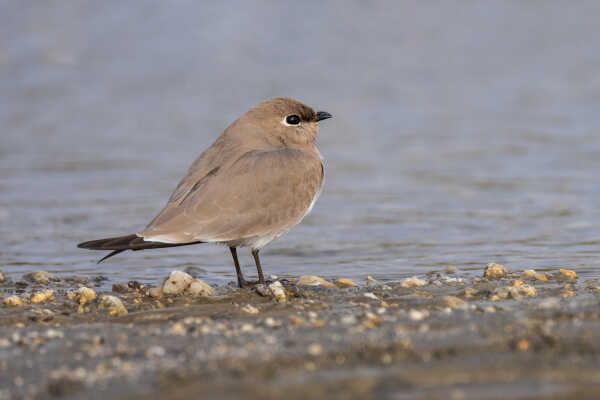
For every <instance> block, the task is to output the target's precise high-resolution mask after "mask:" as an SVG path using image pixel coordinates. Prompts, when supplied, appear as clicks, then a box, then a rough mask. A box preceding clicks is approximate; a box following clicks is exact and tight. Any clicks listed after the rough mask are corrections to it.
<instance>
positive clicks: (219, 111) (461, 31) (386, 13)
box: [0, 0, 600, 283]
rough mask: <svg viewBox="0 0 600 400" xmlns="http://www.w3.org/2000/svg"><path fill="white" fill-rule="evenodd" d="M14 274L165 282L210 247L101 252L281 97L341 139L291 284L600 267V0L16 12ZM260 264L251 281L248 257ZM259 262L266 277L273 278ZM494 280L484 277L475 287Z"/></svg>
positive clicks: (0, 141)
mask: <svg viewBox="0 0 600 400" xmlns="http://www.w3.org/2000/svg"><path fill="white" fill-rule="evenodd" d="M0 8H1V9H2V12H1V13H0V93H1V95H0V237H1V238H2V243H1V245H0V268H1V269H2V270H3V272H4V273H5V274H8V275H11V274H13V273H15V274H16V273H22V272H23V273H24V272H29V271H33V270H39V269H45V270H48V271H54V272H58V273H61V274H65V275H73V274H77V275H89V276H96V275H98V274H102V275H105V276H107V277H109V279H110V281H111V282H114V281H119V280H130V279H137V280H140V281H145V282H153V281H155V280H156V279H157V278H159V277H163V276H166V275H167V272H168V271H170V270H172V269H174V268H179V269H184V268H187V267H197V268H200V269H201V271H200V274H201V277H202V278H203V279H205V280H207V281H208V282H210V283H225V282H228V281H230V280H232V279H233V278H234V270H233V267H232V265H231V259H230V255H229V252H228V251H227V250H226V249H225V248H222V247H218V246H212V245H202V246H191V247H183V248H174V249H167V250H154V251H144V252H138V253H124V254H122V255H119V256H117V257H115V258H113V259H111V260H109V261H107V262H105V263H104V264H101V265H100V266H97V265H96V264H95V262H96V261H97V260H98V259H99V258H100V257H101V256H102V255H103V253H101V252H91V251H85V250H81V249H77V248H76V244H77V243H78V242H81V241H84V240H89V239H96V238H100V237H105V236H112V235H120V234H128V233H132V232H135V231H138V230H140V229H142V228H143V227H144V226H145V225H146V223H148V222H149V221H150V220H151V219H152V218H153V217H154V216H155V215H156V213H158V211H159V210H160V209H161V208H162V206H163V205H164V203H165V202H166V200H167V198H168V196H169V195H170V193H171V191H172V190H173V189H174V187H175V186H176V184H177V182H178V181H179V179H180V178H181V177H182V176H183V175H184V174H185V171H186V169H187V168H188V166H189V165H190V164H191V162H192V161H193V160H194V159H195V157H196V156H198V155H199V154H200V153H201V152H202V150H204V149H205V148H206V147H207V146H209V145H210V144H211V143H212V141H213V140H214V139H215V138H216V137H217V136H218V135H219V134H220V133H221V131H222V130H223V129H224V128H226V127H227V125H228V124H230V123H231V122H232V121H233V120H234V119H235V118H237V117H238V116H239V115H241V114H242V113H244V112H245V111H246V110H247V109H249V108H250V107H252V106H254V105H255V104H256V103H258V102H260V101H262V100H265V99H267V98H269V97H273V96H290V97H294V98H297V99H299V100H301V101H303V102H305V103H307V104H309V105H311V106H313V107H315V108H318V109H322V110H326V111H329V112H330V113H332V114H333V115H334V116H335V118H334V119H332V120H328V121H326V122H325V123H323V124H321V125H322V126H321V129H320V133H319V138H318V142H319V148H320V150H321V152H322V153H323V155H324V157H325V158H326V160H327V164H326V182H325V188H324V191H323V194H322V196H321V198H320V200H319V201H318V202H317V204H316V206H315V208H314V210H313V212H312V213H311V214H310V215H309V216H308V217H307V218H306V219H305V220H304V222H303V223H302V224H301V225H299V226H298V227H296V229H294V230H292V231H291V232H290V233H289V234H287V235H286V236H284V237H282V238H281V239H280V240H278V241H276V242H274V243H272V244H271V245H270V246H268V247H267V248H265V249H264V250H263V252H262V254H263V268H264V269H265V271H266V273H267V274H276V275H279V276H282V275H283V276H285V275H288V274H291V275H301V274H318V275H323V276H326V277H339V276H346V277H355V278H361V279H362V278H364V277H365V276H366V275H373V276H375V277H377V278H380V279H395V278H397V277H400V276H407V275H414V274H417V273H423V272H426V271H430V270H440V269H443V268H444V267H445V266H447V265H449V264H453V265H456V267H457V268H459V269H462V270H475V269H476V270H477V274H480V273H481V272H480V271H481V268H482V266H483V265H484V264H485V263H487V262H500V263H504V264H506V266H507V267H509V269H510V268H513V269H525V268H537V269H546V268H556V267H569V268H571V269H575V270H576V271H577V272H578V273H580V274H581V275H582V276H583V277H598V276H599V274H598V272H597V270H596V267H597V266H598V265H599V264H600V262H599V258H598V250H599V245H600V230H599V226H600V185H599V183H600V178H599V176H598V171H599V167H600V138H599V129H598V128H599V127H600V41H599V40H598V38H599V37H600V24H599V23H598V15H600V14H599V13H600V3H598V2H594V1H589V2H564V1H558V0H557V1H541V0H540V1H527V2H521V1H495V2H473V1H471V2H465V1H431V2H422V1H418V0H414V1H388V2H366V1H345V0H344V1H341V0H340V1H332V2H327V3H323V2H320V1H303V2H275V1H257V2H242V1H239V2H196V1H168V2H167V1H145V2H121V1H112V0H105V1H102V2H97V1H80V2H59V1H44V2H16V1H2V2H1V5H0ZM241 254H242V262H243V263H244V264H245V265H246V266H251V265H252V261H251V257H250V256H249V254H248V252H247V251H242V253H241ZM254 271H255V270H254V268H253V267H250V268H247V272H246V273H248V274H250V275H252V274H254ZM473 273H475V272H473Z"/></svg>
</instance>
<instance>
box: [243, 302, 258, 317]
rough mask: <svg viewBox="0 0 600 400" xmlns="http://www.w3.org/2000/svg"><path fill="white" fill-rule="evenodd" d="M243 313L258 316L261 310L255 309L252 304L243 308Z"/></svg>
mask: <svg viewBox="0 0 600 400" xmlns="http://www.w3.org/2000/svg"><path fill="white" fill-rule="evenodd" d="M242 311H244V312H247V313H248V314H251V315H254V314H258V313H259V312H260V311H259V309H258V308H256V307H254V306H253V305H252V304H246V305H245V306H244V307H242Z"/></svg>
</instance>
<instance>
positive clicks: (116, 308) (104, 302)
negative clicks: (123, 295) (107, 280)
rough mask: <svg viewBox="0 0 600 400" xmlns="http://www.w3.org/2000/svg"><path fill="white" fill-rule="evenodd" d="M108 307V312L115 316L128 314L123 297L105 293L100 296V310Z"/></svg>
mask: <svg viewBox="0 0 600 400" xmlns="http://www.w3.org/2000/svg"><path fill="white" fill-rule="evenodd" d="M105 308H106V309H108V313H109V314H110V315H112V316H113V317H115V316H119V315H125V314H127V309H126V308H125V306H124V305H123V302H122V301H121V299H119V298H118V297H116V296H110V295H105V296H102V297H101V298H100V305H99V306H98V309H99V310H103V309H105Z"/></svg>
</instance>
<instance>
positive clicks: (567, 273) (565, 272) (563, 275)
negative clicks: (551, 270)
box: [558, 269, 577, 280]
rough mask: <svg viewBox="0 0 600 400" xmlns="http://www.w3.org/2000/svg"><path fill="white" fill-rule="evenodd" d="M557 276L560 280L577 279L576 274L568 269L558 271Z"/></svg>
mask: <svg viewBox="0 0 600 400" xmlns="http://www.w3.org/2000/svg"><path fill="white" fill-rule="evenodd" d="M558 274H559V276H560V277H561V278H565V279H569V280H575V279H577V274H576V273H575V271H571V270H570V269H559V270H558Z"/></svg>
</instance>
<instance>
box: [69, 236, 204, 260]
mask: <svg viewBox="0 0 600 400" xmlns="http://www.w3.org/2000/svg"><path fill="white" fill-rule="evenodd" d="M198 243H203V242H190V243H160V242H146V241H144V239H143V238H141V237H139V236H137V235H135V234H133V235H126V236H118V237H113V238H107V239H98V240H90V241H89V242H83V243H79V244H78V245H77V247H79V248H82V249H90V250H113V251H112V252H111V253H109V254H108V255H106V256H104V257H102V258H101V259H100V261H98V264H100V263H101V262H102V261H104V260H106V259H107V258H110V257H112V256H116V255H117V254H119V253H122V252H124V251H125V250H135V251H137V250H146V249H160V248H163V247H177V246H187V245H190V244H198Z"/></svg>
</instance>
